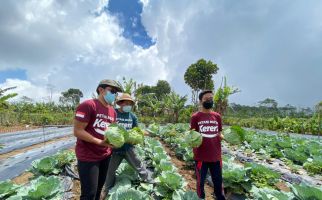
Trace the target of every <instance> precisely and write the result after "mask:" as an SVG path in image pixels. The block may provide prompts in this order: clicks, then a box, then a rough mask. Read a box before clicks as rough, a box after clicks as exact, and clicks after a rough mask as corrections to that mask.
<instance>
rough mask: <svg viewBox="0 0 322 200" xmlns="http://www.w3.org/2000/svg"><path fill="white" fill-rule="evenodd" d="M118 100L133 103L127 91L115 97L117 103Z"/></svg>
mask: <svg viewBox="0 0 322 200" xmlns="http://www.w3.org/2000/svg"><path fill="white" fill-rule="evenodd" d="M120 101H131V102H132V103H133V104H134V103H135V102H134V100H133V98H132V97H131V95H129V94H127V93H123V94H122V95H121V96H120V97H117V100H116V103H117V104H118V103H119V102H120Z"/></svg>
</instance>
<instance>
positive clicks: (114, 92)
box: [105, 87, 117, 94]
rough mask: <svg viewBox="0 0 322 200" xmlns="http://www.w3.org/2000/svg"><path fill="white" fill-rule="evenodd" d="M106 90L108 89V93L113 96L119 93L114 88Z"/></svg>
mask: <svg viewBox="0 0 322 200" xmlns="http://www.w3.org/2000/svg"><path fill="white" fill-rule="evenodd" d="M105 89H107V90H108V91H110V92H111V93H112V94H116V93H117V91H116V90H115V89H114V88H111V87H106V88H105Z"/></svg>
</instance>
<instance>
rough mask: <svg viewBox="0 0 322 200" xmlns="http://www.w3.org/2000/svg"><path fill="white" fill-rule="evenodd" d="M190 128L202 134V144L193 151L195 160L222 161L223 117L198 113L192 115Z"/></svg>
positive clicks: (217, 114) (215, 114)
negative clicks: (221, 133)
mask: <svg viewBox="0 0 322 200" xmlns="http://www.w3.org/2000/svg"><path fill="white" fill-rule="evenodd" d="M190 128H191V129H194V130H195V131H198V132H199V133H200V134H202V144H201V145H200V146H199V147H198V148H194V149H193V154H194V160H196V161H205V162H216V161H220V160H221V139H220V135H219V132H221V131H222V124H221V116H220V114H219V113H216V112H210V113H203V112H196V113H194V114H193V115H192V117H191V121H190Z"/></svg>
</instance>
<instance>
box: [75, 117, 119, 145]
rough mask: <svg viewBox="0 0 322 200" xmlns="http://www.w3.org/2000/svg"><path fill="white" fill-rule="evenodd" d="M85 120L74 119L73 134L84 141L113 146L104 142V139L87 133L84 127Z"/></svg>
mask: <svg viewBox="0 0 322 200" xmlns="http://www.w3.org/2000/svg"><path fill="white" fill-rule="evenodd" d="M87 124H88V123H87V122H80V121H78V120H77V119H75V120H74V136H75V137H77V138H79V139H81V140H84V141H86V142H90V143H93V144H96V145H99V146H104V147H110V148H113V146H112V145H110V144H108V143H106V142H105V141H104V140H101V139H99V138H96V137H94V136H92V135H91V134H90V133H88V132H87V131H86V130H85V128H86V126H87Z"/></svg>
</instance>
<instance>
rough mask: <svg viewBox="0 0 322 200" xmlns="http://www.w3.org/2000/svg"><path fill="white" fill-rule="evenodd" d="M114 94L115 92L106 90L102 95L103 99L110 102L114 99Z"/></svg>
mask: <svg viewBox="0 0 322 200" xmlns="http://www.w3.org/2000/svg"><path fill="white" fill-rule="evenodd" d="M115 96H116V94H112V93H111V92H110V91H107V92H106V94H105V96H104V99H105V101H106V102H107V103H109V104H112V103H113V101H114V100H115Z"/></svg>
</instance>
